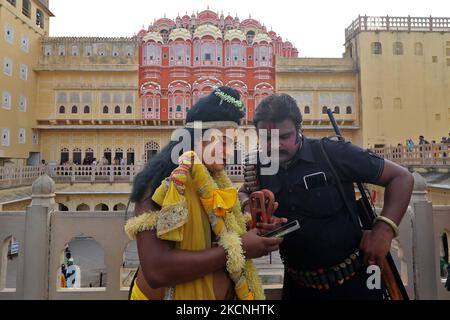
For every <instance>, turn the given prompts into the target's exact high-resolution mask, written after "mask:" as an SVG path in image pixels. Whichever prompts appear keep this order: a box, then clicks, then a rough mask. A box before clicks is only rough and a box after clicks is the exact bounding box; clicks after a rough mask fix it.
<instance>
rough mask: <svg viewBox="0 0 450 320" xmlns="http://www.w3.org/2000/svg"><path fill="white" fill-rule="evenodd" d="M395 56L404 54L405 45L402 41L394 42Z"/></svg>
mask: <svg viewBox="0 0 450 320" xmlns="http://www.w3.org/2000/svg"><path fill="white" fill-rule="evenodd" d="M393 46H394V55H396V56H399V55H402V54H403V43H401V42H400V41H396V42H394V45H393Z"/></svg>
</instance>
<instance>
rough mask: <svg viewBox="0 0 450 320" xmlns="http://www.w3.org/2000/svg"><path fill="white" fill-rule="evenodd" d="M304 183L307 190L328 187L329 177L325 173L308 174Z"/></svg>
mask: <svg viewBox="0 0 450 320" xmlns="http://www.w3.org/2000/svg"><path fill="white" fill-rule="evenodd" d="M303 182H304V183H305V188H306V189H314V188H320V187H324V186H326V185H327V184H328V183H327V176H326V175H325V173H324V172H323V171H320V172H316V173H312V174H308V175H306V176H304V177H303Z"/></svg>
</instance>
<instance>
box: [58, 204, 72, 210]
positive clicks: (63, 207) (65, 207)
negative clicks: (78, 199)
mask: <svg viewBox="0 0 450 320" xmlns="http://www.w3.org/2000/svg"><path fill="white" fill-rule="evenodd" d="M58 210H59V211H69V208H67V206H66V205H64V204H62V203H58Z"/></svg>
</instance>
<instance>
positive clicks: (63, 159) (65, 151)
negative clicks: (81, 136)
mask: <svg viewBox="0 0 450 320" xmlns="http://www.w3.org/2000/svg"><path fill="white" fill-rule="evenodd" d="M67 161H69V149H67V148H61V162H60V165H63V164H65V163H66V162H67Z"/></svg>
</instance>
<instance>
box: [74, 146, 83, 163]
mask: <svg viewBox="0 0 450 320" xmlns="http://www.w3.org/2000/svg"><path fill="white" fill-rule="evenodd" d="M72 161H73V163H74V164H77V165H80V164H81V149H80V148H75V149H73V152H72Z"/></svg>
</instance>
